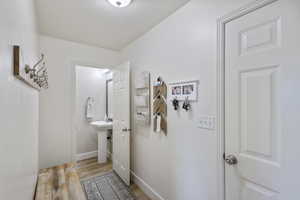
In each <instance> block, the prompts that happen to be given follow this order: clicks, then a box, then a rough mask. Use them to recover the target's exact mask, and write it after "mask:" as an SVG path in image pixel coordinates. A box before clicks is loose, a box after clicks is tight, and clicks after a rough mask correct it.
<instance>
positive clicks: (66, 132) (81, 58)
mask: <svg viewBox="0 0 300 200" xmlns="http://www.w3.org/2000/svg"><path fill="white" fill-rule="evenodd" d="M40 46H41V51H42V52H43V53H44V54H45V55H46V63H47V67H48V75H49V89H48V90H45V91H43V92H41V93H40V138H39V141H40V149H39V153H40V154H39V159H40V168H45V167H50V166H55V165H58V164H62V163H65V162H70V161H71V160H72V158H71V155H73V154H74V155H75V154H76V152H75V148H73V147H75V146H76V145H74V143H75V141H71V139H70V138H71V134H72V133H74V132H75V130H74V127H75V126H74V124H73V122H74V114H75V113H74V110H75V109H74V108H75V105H74V103H75V65H84V66H97V67H98V66H99V67H111V66H114V65H116V64H117V63H119V52H116V51H111V50H106V49H101V48H97V47H92V46H87V45H83V44H78V43H74V42H69V41H64V40H60V39H55V38H51V37H47V36H41V37H40ZM73 138H75V137H73Z"/></svg>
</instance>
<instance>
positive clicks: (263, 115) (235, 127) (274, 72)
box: [225, 0, 300, 200]
mask: <svg viewBox="0 0 300 200" xmlns="http://www.w3.org/2000/svg"><path fill="white" fill-rule="evenodd" d="M291 2H292V1H283V0H282V1H276V2H274V3H272V4H269V5H266V6H264V7H262V8H260V9H258V10H256V11H253V12H251V13H249V14H247V15H244V16H242V17H239V18H237V19H235V20H233V21H231V22H229V23H227V24H226V26H225V30H226V31H225V34H226V36H225V39H226V40H225V43H226V45H225V46H226V47H225V158H226V159H225V160H226V164H225V188H226V200H278V199H279V194H280V192H281V184H280V183H281V177H280V174H281V172H282V156H283V155H284V154H283V148H282V141H283V139H284V138H283V136H284V134H283V133H282V132H283V131H282V130H283V129H282V124H281V122H282V112H284V107H283V106H282V105H283V104H282V102H281V100H282V99H281V94H282V91H283V90H284V89H285V88H283V83H284V82H287V81H288V80H287V79H286V77H285V74H288V73H290V72H291V70H292V68H291V67H290V66H291V65H290V63H292V62H297V63H299V61H298V60H299V59H300V57H299V58H298V60H296V57H294V56H291V55H293V54H294V52H293V51H294V50H295V45H294V42H295V41H299V40H298V38H296V37H295V35H293V29H294V28H295V27H294V25H295V24H294V25H293V23H288V22H291V20H294V19H293V18H292V16H297V14H296V12H298V14H299V11H300V10H299V8H298V9H292V8H293V6H291V5H292V3H291ZM294 21H295V20H294ZM288 36H290V37H288ZM293 41H294V42H293ZM298 44H299V43H298ZM299 45H300V44H299ZM298 53H299V52H298ZM299 67H300V66H299ZM283 200H284V199H283Z"/></svg>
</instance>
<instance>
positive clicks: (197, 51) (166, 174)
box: [122, 0, 251, 200]
mask: <svg viewBox="0 0 300 200" xmlns="http://www.w3.org/2000/svg"><path fill="white" fill-rule="evenodd" d="M250 1H251V0H226V1H221V0H191V1H190V2H189V3H188V4H187V5H185V6H184V7H182V8H181V9H179V10H178V11H176V12H175V13H174V14H173V15H171V16H170V17H168V18H167V19H166V20H164V21H163V22H161V23H160V24H159V25H158V26H156V27H154V28H153V29H152V30H151V31H150V32H148V33H146V34H145V35H144V36H142V37H141V38H139V39H138V40H136V41H135V42H133V43H132V44H130V45H129V46H128V47H126V48H125V49H123V51H122V56H123V60H130V61H131V63H132V67H133V72H134V71H136V69H139V70H148V71H150V72H151V74H152V83H153V81H154V79H155V78H156V77H157V76H158V75H161V76H162V78H163V79H164V80H165V81H166V82H172V81H178V80H190V79H192V80H194V79H198V80H199V81H200V82H199V83H200V85H199V101H198V102H197V103H193V104H192V111H190V112H185V111H182V110H181V111H180V112H175V111H174V110H173V108H172V106H171V104H170V103H169V106H168V135H167V136H164V135H163V134H158V133H154V132H153V131H152V130H153V128H152V127H146V128H143V127H137V126H136V125H134V133H133V136H132V170H133V172H134V174H135V175H137V176H138V177H139V178H141V179H140V180H143V181H144V183H146V184H142V183H143V182H142V181H139V182H138V183H139V185H141V186H142V187H143V188H147V187H145V186H147V185H148V186H149V187H150V188H151V189H152V193H150V190H149V187H148V190H146V191H148V194H151V195H155V197H154V198H153V199H165V200H183V199H186V200H196V199H201V200H217V199H218V185H219V184H218V183H220V180H219V179H218V177H219V174H218V166H219V163H217V149H218V144H217V134H216V131H215V130H205V129H199V128H197V119H198V118H199V116H200V115H213V116H215V115H216V108H217V106H216V93H217V91H216V81H217V71H216V48H217V18H218V17H221V16H223V15H225V14H227V13H229V12H231V11H232V10H234V9H237V8H239V7H240V6H242V5H245V4H247V3H248V2H250ZM133 76H134V74H133ZM133 88H134V86H133ZM133 91H134V90H133ZM152 124H153V123H152Z"/></svg>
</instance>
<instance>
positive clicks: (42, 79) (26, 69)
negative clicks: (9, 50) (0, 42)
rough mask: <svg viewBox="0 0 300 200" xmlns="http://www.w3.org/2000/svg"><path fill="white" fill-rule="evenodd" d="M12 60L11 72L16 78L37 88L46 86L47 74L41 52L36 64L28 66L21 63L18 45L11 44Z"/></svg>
mask: <svg viewBox="0 0 300 200" xmlns="http://www.w3.org/2000/svg"><path fill="white" fill-rule="evenodd" d="M13 61H14V63H13V74H14V76H15V77H16V78H18V79H19V80H21V81H23V82H24V83H25V84H27V85H28V86H30V87H32V88H34V89H37V90H40V89H42V88H43V89H47V88H48V74H47V69H46V68H45V62H44V55H43V54H42V55H41V58H40V59H39V60H38V61H37V62H36V64H34V65H33V66H32V67H30V66H29V65H27V64H23V59H22V54H21V49H20V46H13ZM41 65H42V66H41Z"/></svg>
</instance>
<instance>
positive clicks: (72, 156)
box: [69, 60, 113, 162]
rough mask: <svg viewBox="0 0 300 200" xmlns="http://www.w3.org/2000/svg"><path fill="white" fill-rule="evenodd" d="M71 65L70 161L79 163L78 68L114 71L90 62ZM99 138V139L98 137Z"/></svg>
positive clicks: (72, 63)
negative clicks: (77, 125)
mask: <svg viewBox="0 0 300 200" xmlns="http://www.w3.org/2000/svg"><path fill="white" fill-rule="evenodd" d="M69 63H70V65H69V67H70V81H71V85H70V87H71V102H70V108H71V116H70V131H71V133H70V134H71V135H70V140H71V150H70V153H71V154H70V161H71V162H76V161H77V156H76V155H77V137H76V135H77V129H76V122H77V121H76V119H77V118H76V117H77V110H78V109H77V108H76V104H77V103H76V101H77V96H76V92H77V91H76V90H77V88H76V66H83V67H92V68H97V69H110V70H111V69H112V68H113V67H112V66H107V67H104V66H103V65H101V64H97V63H92V62H89V61H79V60H72V61H70V62H69ZM97 138H98V137H97Z"/></svg>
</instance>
